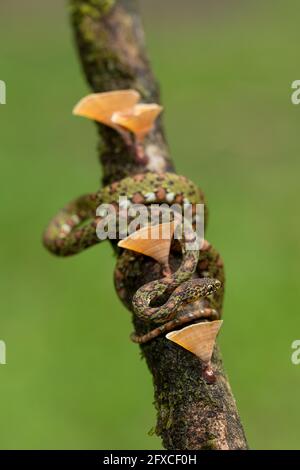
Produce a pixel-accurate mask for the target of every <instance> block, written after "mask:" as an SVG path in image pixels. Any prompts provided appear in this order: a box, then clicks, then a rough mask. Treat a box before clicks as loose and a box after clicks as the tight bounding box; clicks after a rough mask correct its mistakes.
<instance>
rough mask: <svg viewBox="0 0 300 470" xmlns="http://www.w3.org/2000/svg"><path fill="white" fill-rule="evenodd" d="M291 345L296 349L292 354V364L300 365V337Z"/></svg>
mask: <svg viewBox="0 0 300 470" xmlns="http://www.w3.org/2000/svg"><path fill="white" fill-rule="evenodd" d="M291 347H292V349H293V350H294V351H293V352H292V355H291V361H292V364H294V365H295V366H298V365H299V364H300V339H295V340H294V341H293V342H292V345H291Z"/></svg>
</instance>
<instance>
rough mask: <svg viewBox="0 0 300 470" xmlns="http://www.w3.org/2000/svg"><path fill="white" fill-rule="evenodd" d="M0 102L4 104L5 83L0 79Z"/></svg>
mask: <svg viewBox="0 0 300 470" xmlns="http://www.w3.org/2000/svg"><path fill="white" fill-rule="evenodd" d="M0 104H6V83H5V82H4V81H3V80H0Z"/></svg>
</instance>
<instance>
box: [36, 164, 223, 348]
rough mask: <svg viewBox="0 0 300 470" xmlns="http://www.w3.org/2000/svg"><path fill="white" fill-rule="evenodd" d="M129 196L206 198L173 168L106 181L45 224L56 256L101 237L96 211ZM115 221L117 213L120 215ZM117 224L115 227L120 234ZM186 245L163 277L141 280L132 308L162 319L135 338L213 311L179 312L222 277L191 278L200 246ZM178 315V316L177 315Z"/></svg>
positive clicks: (138, 200)
mask: <svg viewBox="0 0 300 470" xmlns="http://www.w3.org/2000/svg"><path fill="white" fill-rule="evenodd" d="M125 196H126V197H127V200H128V201H129V204H145V205H148V206H149V205H150V204H153V203H158V204H162V203H166V204H173V203H177V204H180V205H182V204H184V203H190V204H192V205H195V204H197V203H204V195H203V193H202V192H201V191H200V190H199V189H198V187H197V186H196V185H195V184H194V183H193V182H191V181H190V180H188V179H187V178H185V177H183V176H178V175H176V174H173V173H163V174H157V173H150V172H149V173H143V174H138V175H135V176H132V177H126V178H123V179H122V180H121V181H119V182H115V183H113V184H111V185H109V186H106V187H104V188H103V189H101V190H100V191H98V192H96V193H93V194H88V195H84V196H81V197H79V198H77V199H75V200H74V201H72V202H70V203H69V204H68V205H67V206H65V207H64V208H63V209H62V210H60V211H59V212H58V213H57V215H56V216H55V217H54V218H53V219H52V220H51V221H50V223H49V225H48V227H47V229H46V230H45V233H44V237H43V241H44V245H45V246H46V248H47V249H48V250H50V251H51V252H52V253H54V254H55V255H58V256H69V255H73V254H76V253H79V252H81V251H83V250H84V249H86V248H88V247H90V246H93V245H95V244H96V243H99V242H100V241H101V240H99V238H98V236H97V233H96V226H97V224H98V223H99V221H100V220H101V217H97V216H96V209H97V207H98V206H99V205H101V204H113V205H114V206H115V208H116V210H117V211H118V210H119V206H118V202H119V198H120V197H125ZM116 221H117V219H116ZM118 230H119V227H117V236H118ZM180 243H181V245H182V252H183V258H182V262H181V265H180V267H179V268H178V269H177V271H176V272H174V273H172V274H171V275H169V276H167V277H163V278H162V279H159V280H155V281H152V282H150V283H148V284H145V285H144V286H142V287H141V288H140V289H138V291H137V292H136V294H135V295H134V298H133V309H134V312H135V314H136V315H137V317H139V318H140V319H142V320H146V321H153V322H155V323H159V324H162V325H161V326H160V327H158V328H155V329H154V330H152V331H150V332H149V333H147V334H146V335H143V336H141V337H140V336H136V335H133V336H132V339H133V340H134V341H136V342H146V341H149V340H150V339H152V338H154V337H156V336H158V335H159V334H161V333H162V332H163V331H167V330H170V329H172V328H173V327H174V326H176V325H178V324H181V323H185V322H187V321H188V320H192V319H194V318H197V316H198V317H200V316H201V315H202V316H205V313H206V316H213V315H215V311H213V310H212V309H206V310H207V311H206V312H205V311H201V314H194V315H189V318H187V317H188V316H185V317H183V318H177V317H176V315H177V312H179V311H180V309H181V307H182V306H183V305H184V304H186V303H191V302H195V301H196V300H198V299H202V298H205V297H207V296H209V295H211V294H212V293H214V292H215V291H216V290H217V289H218V288H219V287H220V284H221V283H220V282H219V281H218V280H216V279H211V278H206V277H205V278H197V279H191V278H192V276H193V274H194V272H195V271H196V268H197V264H198V258H199V250H198V249H196V250H186V249H185V247H184V242H183V241H181V242H180ZM166 292H167V293H169V294H170V295H169V298H168V300H167V301H166V302H165V303H164V304H163V305H161V306H158V307H151V306H150V304H151V303H152V302H153V301H155V300H157V299H159V297H160V296H161V295H163V294H164V293H166ZM175 317H176V318H175Z"/></svg>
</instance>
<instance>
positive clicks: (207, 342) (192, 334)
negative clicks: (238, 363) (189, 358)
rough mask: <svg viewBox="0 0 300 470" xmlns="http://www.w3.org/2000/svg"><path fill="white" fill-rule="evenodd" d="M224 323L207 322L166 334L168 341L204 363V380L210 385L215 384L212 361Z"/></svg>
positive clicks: (217, 321)
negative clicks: (217, 338)
mask: <svg viewBox="0 0 300 470" xmlns="http://www.w3.org/2000/svg"><path fill="white" fill-rule="evenodd" d="M222 323H223V321H222V320H215V321H209V322H206V321H205V322H201V323H196V324H193V325H188V326H186V327H185V328H182V329H181V330H177V331H171V332H170V333H168V334H166V338H167V339H169V340H170V341H173V343H176V344H178V345H179V346H181V347H183V348H184V349H187V350H188V351H190V352H191V353H192V354H194V355H195V356H197V357H198V358H199V359H200V360H201V361H202V363H203V366H202V374H203V378H204V379H205V380H206V381H207V382H208V383H214V382H215V373H214V371H213V369H212V368H211V364H210V361H211V357H212V353H213V350H214V346H215V341H216V337H217V335H218V333H219V330H220V328H221V326H222Z"/></svg>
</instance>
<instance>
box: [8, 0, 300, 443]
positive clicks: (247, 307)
mask: <svg viewBox="0 0 300 470" xmlns="http://www.w3.org/2000/svg"><path fill="white" fill-rule="evenodd" d="M141 3H142V10H143V15H144V22H145V26H146V33H147V43H148V49H149V54H150V57H151V60H152V63H153V66H154V70H155V73H156V75H157V77H158V78H159V80H160V83H161V86H162V95H163V102H164V105H165V123H166V128H167V133H168V138H169V142H170V145H171V150H172V155H173V157H174V159H175V161H176V166H177V169H178V171H179V172H180V173H183V174H185V175H187V176H188V177H191V178H192V179H193V180H194V181H195V182H197V183H199V184H200V185H201V187H202V188H203V189H204V190H205V192H206V195H207V200H208V202H209V209H210V214H211V217H210V223H209V230H208V238H209V240H210V241H211V242H212V243H213V244H214V245H215V246H216V247H217V248H218V249H219V250H220V252H221V253H222V255H223V258H224V260H225V266H226V273H227V286H226V301H225V316H224V318H225V322H224V328H223V331H222V333H221V335H220V339H219V342H220V344H221V347H222V351H223V356H224V361H225V366H226V369H227V371H228V374H229V377H230V381H231V386H232V388H233V391H234V394H235V397H236V400H237V404H238V407H239V410H240V414H241V417H242V420H243V423H244V426H245V431H246V434H247V437H248V440H249V443H250V446H251V447H252V448H256V449H262V448H269V449H279V448H282V449H291V448H296V449H299V448H300V445H299V444H300V430H299V422H300V407H299V388H300V365H299V366H295V365H292V363H291V359H290V356H291V352H292V350H291V343H292V341H293V340H294V339H299V338H300V316H299V311H298V296H299V262H300V254H299V228H300V222H299V207H298V201H299V170H300V159H299V150H300V138H299V123H300V106H299V107H297V106H293V105H292V103H291V99H290V94H291V82H292V81H293V80H296V79H300V69H299V60H298V58H299V24H298V23H299V14H300V4H299V2H298V1H296V0H288V1H268V0H265V1H263V2H261V1H253V2H246V1H227V2H223V1H210V2H208V1H199V0H197V1H192V0H188V1H187V2H181V1H175V0H165V1H164V2H159V1H157V0H144V1H143V2H141ZM0 79H2V80H5V81H6V84H7V104H6V106H0V154H1V245H0V252H1V283H0V289H1V291H0V305H1V317H0V339H3V340H5V342H6V345H7V365H1V366H0V416H1V426H0V448H2V449H11V448H22V449H23V448H26V449H27V448H70V449H79V448H85V449H93V448H96V449H104V448H110V449H138V448H141V449H155V448H160V446H161V444H160V440H159V439H158V438H157V437H154V436H151V435H148V431H149V430H150V429H151V428H153V426H154V425H155V412H154V409H153V406H152V401H153V390H152V383H151V377H150V374H149V372H148V371H147V368H146V364H145V363H144V362H143V361H142V360H141V358H140V353H139V350H138V348H137V347H136V346H135V345H133V344H131V343H130V342H129V340H128V335H129V333H130V331H131V329H132V327H131V324H130V323H131V322H130V317H129V314H128V313H127V312H126V310H125V308H123V306H122V305H121V304H120V302H119V300H118V299H117V297H116V295H115V293H114V288H113V282H112V275H113V269H114V259H113V256H112V250H111V248H110V246H109V244H103V245H101V246H100V245H99V246H98V247H95V248H93V249H91V250H88V251H86V252H84V253H82V254H81V255H80V256H78V257H74V258H70V259H65V260H64V259H57V258H55V257H52V256H50V255H49V254H48V253H47V252H46V251H45V250H44V249H43V247H42V245H41V233H42V230H43V228H44V227H45V225H46V224H47V222H48V220H49V217H50V216H52V215H53V214H54V213H55V212H56V210H57V209H58V208H60V207H61V205H62V204H64V203H65V202H67V201H68V200H70V199H72V198H73V197H75V196H77V195H80V194H81V193H85V192H90V191H93V190H95V189H96V188H97V187H98V182H99V178H100V169H99V165H98V162H97V157H96V143H97V138H96V132H95V129H94V126H93V125H92V124H91V123H90V122H88V121H85V120H83V119H77V118H74V117H72V115H71V109H72V107H73V105H74V104H75V103H76V102H77V100H78V99H79V98H81V97H82V96H84V95H85V94H87V93H88V92H89V89H88V88H87V86H86V84H85V81H84V79H83V76H82V73H81V71H80V68H79V65H78V62H77V58H76V53H75V50H74V47H73V43H72V34H71V30H70V27H69V21H68V14H67V8H66V4H65V2H62V1H58V0H56V1H51V2H46V1H43V2H40V1H38V0H27V1H26V2H23V1H21V0H19V1H16V0H13V1H10V2H7V1H6V2H1V7H0Z"/></svg>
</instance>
